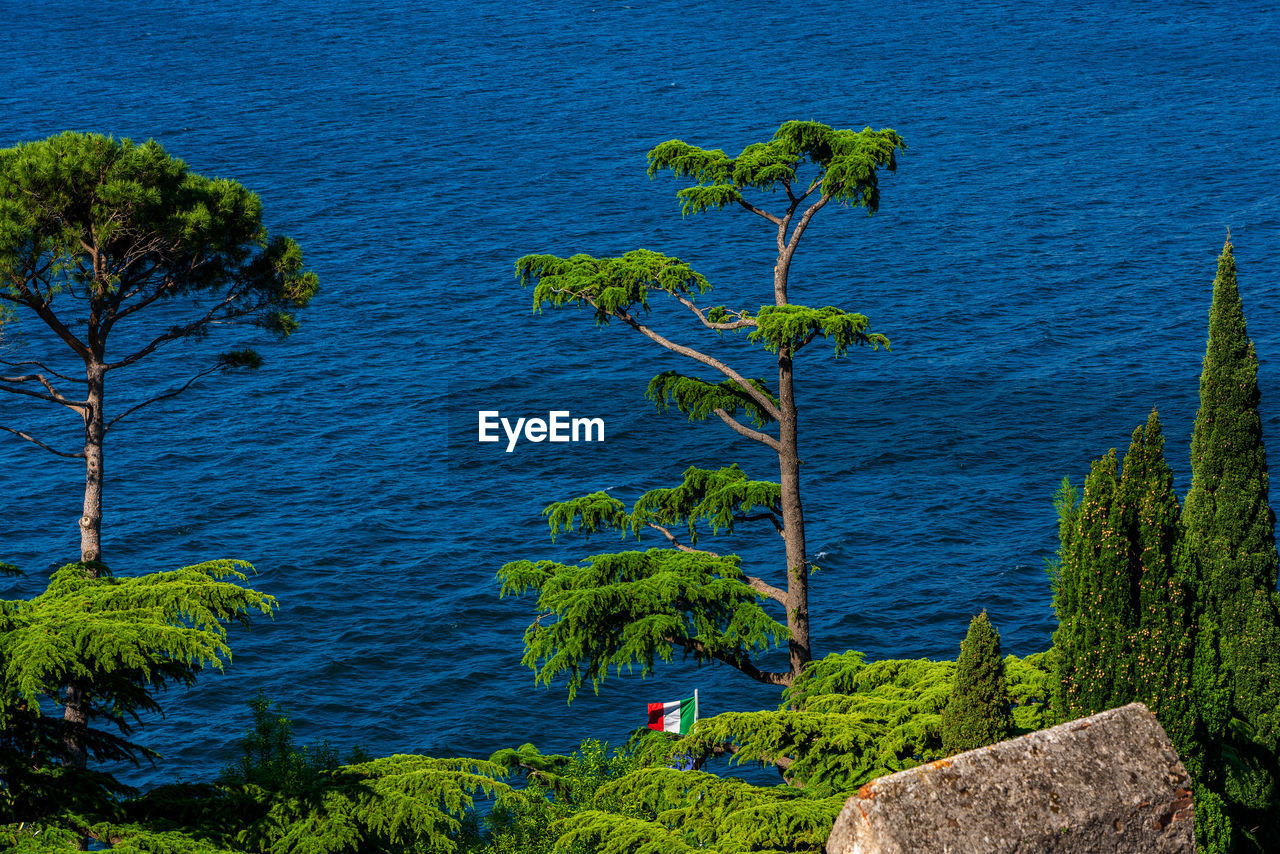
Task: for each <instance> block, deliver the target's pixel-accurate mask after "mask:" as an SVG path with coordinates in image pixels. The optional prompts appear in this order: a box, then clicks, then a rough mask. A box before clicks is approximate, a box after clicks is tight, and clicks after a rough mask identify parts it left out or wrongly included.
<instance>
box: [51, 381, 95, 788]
mask: <svg viewBox="0 0 1280 854" xmlns="http://www.w3.org/2000/svg"><path fill="white" fill-rule="evenodd" d="M104 374H105V372H104V371H103V369H102V361H101V360H94V361H91V362H90V363H89V365H88V367H87V370H86V372H85V377H86V379H87V381H88V385H89V388H88V397H87V399H88V401H89V409H88V410H87V411H86V412H85V416H84V512H83V514H82V515H81V516H80V560H81V561H82V562H85V563H89V562H90V561H95V562H96V561H101V560H102V439H103V435H104V434H105V432H106V419H105V418H104V416H103V412H102V400H103V389H104V382H103V378H104ZM85 574H86V575H88V576H89V577H90V578H97V577H98V569H97V567H96V566H95V565H93V564H90V565H89V566H87V567H86V568H85ZM64 700H65V706H64V708H63V712H62V722H63V726H64V730H63V732H64V735H63V742H64V743H65V744H66V747H67V752H68V754H69V760H70V764H72V765H74V766H75V767H77V768H84V767H85V766H86V765H87V764H88V757H87V756H86V755H85V749H84V733H85V729H86V728H87V727H88V724H89V714H88V712H87V711H86V709H85V697H84V687H83V686H81V685H68V686H67V689H66V693H65V695H64Z"/></svg>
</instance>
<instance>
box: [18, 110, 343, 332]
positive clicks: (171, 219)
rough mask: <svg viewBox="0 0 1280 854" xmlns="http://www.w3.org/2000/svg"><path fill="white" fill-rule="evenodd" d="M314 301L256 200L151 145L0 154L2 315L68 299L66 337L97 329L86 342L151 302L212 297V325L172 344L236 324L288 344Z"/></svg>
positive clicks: (294, 255)
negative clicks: (79, 314)
mask: <svg viewBox="0 0 1280 854" xmlns="http://www.w3.org/2000/svg"><path fill="white" fill-rule="evenodd" d="M317 290H318V284H317V280H316V276H315V275H314V274H313V273H309V272H306V271H304V270H303V268H302V253H301V250H300V249H299V248H298V245H297V244H296V243H295V242H294V241H292V240H290V239H289V238H286V237H279V236H277V237H274V238H273V237H271V236H269V235H268V233H267V230H266V229H265V227H264V226H263V224H262V203H261V201H260V200H259V198H258V196H257V195H255V194H254V193H252V192H250V191H249V190H247V189H245V188H244V187H243V186H241V185H240V184H238V183H236V182H235V181H230V180H225V179H214V178H207V177H204V176H202V175H198V174H195V173H193V172H191V171H189V170H188V168H187V166H186V164H185V163H183V162H182V161H181V160H178V159H176V158H173V157H171V156H169V154H168V153H167V152H165V150H164V148H163V147H162V146H161V145H160V144H159V143H158V142H155V141H154V140H148V141H147V142H144V143H142V144H136V143H133V142H131V141H130V140H127V139H124V140H116V139H112V138H111V137H106V136H101V135H98V134H82V133H73V132H70V131H68V132H66V133H63V134H61V135H58V136H53V137H50V138H48V139H45V140H40V141H37V142H29V143H24V144H22V145H18V146H15V147H13V148H7V149H3V150H0V305H3V306H4V307H6V308H11V307H13V306H17V305H21V306H26V307H28V308H30V309H32V310H36V311H40V310H43V311H45V312H46V313H47V312H48V311H49V305H50V304H53V303H54V301H55V300H56V299H57V298H58V297H59V296H60V295H62V294H67V295H68V296H71V297H74V298H75V299H76V300H79V301H81V302H80V303H79V304H80V305H81V306H82V308H81V309H80V310H82V311H83V312H84V317H83V318H72V317H70V316H62V317H60V321H61V324H62V326H64V327H66V328H67V329H72V330H75V329H76V327H78V326H79V325H81V324H88V325H92V326H95V327H96V328H95V329H94V330H93V333H94V334H93V335H92V336H86V338H89V337H101V338H102V339H105V337H106V333H107V331H108V330H109V329H110V328H111V327H112V325H113V324H114V323H115V322H116V321H118V320H122V319H124V318H125V317H128V316H130V315H132V314H133V313H134V312H136V311H138V310H140V309H142V308H145V307H147V306H149V305H151V304H153V303H155V302H156V301H157V300H168V299H172V298H174V297H177V296H183V295H186V296H193V297H200V296H202V295H206V294H216V295H217V296H216V297H215V298H214V301H213V302H212V303H211V304H210V305H208V306H206V307H205V309H204V310H207V311H208V312H209V315H208V316H207V317H205V318H204V319H203V320H202V321H196V322H194V324H193V325H192V326H191V328H184V327H183V326H181V325H180V326H178V327H175V330H173V331H175V332H176V333H177V334H174V335H172V336H171V338H176V337H182V336H183V335H187V334H192V333H193V332H194V331H195V330H196V328H197V327H198V328H204V324H205V323H207V322H224V323H225V322H231V321H235V320H237V319H245V320H249V321H252V322H255V323H257V324H258V325H261V326H263V327H266V328H267V329H269V330H271V331H273V332H276V333H278V334H281V335H287V334H289V333H290V332H292V331H293V330H294V329H296V328H297V326H298V322H297V320H296V319H295V317H294V312H295V311H296V310H297V309H300V308H302V307H304V306H306V305H307V303H308V302H309V301H310V300H311V298H312V297H313V296H314V295H315V294H316V292H317ZM57 304H59V305H60V304H61V301H60V300H58V303H57ZM76 304H77V303H75V302H72V303H70V304H69V305H68V307H70V306H71V305H76ZM58 310H61V309H58ZM202 311H203V310H202ZM200 313H201V312H198V313H197V315H198V314H200ZM42 318H43V315H42ZM2 319H3V318H0V320H2ZM46 322H47V320H46ZM179 330H181V331H179ZM72 334H81V333H79V332H78V331H76V332H73V333H72ZM81 343H82V345H85V346H88V347H92V346H93V344H94V342H93V341H90V340H84V341H82V342H81Z"/></svg>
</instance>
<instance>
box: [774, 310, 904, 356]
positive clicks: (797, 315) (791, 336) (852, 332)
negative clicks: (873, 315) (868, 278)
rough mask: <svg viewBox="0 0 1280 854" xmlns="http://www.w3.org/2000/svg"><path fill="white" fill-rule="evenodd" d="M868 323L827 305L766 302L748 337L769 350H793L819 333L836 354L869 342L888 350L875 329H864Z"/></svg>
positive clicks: (857, 315)
mask: <svg viewBox="0 0 1280 854" xmlns="http://www.w3.org/2000/svg"><path fill="white" fill-rule="evenodd" d="M868 322H869V321H868V320H867V318H866V316H865V315H861V314H850V313H848V312H846V311H844V310H843V309H839V308H833V307H831V306H824V307H823V308H808V307H806V306H803V305H766V306H762V307H761V309H760V314H759V315H758V317H757V319H756V323H757V326H756V328H755V329H754V330H752V332H751V334H750V335H749V336H748V337H749V338H750V340H752V341H757V342H760V343H763V344H764V346H765V348H766V349H767V350H768V351H769V352H770V353H776V352H778V350H779V349H780V348H783V347H786V348H789V349H790V351H791V352H793V353H794V352H795V351H797V350H799V349H800V348H801V347H803V346H804V345H806V344H808V343H809V342H810V341H812V340H813V339H814V338H816V337H818V336H819V335H821V336H822V337H823V338H825V339H827V340H828V341H830V342H831V343H832V345H833V346H834V347H835V351H836V356H843V355H844V354H845V353H847V352H848V351H849V348H850V347H855V346H858V345H862V344H867V345H870V346H871V348H872V349H873V350H877V349H879V348H880V347H884V348H885V349H886V350H887V349H889V339H888V338H886V337H885V336H883V335H881V334H880V333H878V332H867V323H868Z"/></svg>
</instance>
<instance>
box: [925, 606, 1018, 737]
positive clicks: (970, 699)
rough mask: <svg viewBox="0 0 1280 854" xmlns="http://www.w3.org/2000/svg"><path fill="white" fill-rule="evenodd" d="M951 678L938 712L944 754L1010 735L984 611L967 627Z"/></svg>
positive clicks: (993, 638) (994, 635) (996, 651)
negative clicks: (948, 692) (948, 691)
mask: <svg viewBox="0 0 1280 854" xmlns="http://www.w3.org/2000/svg"><path fill="white" fill-rule="evenodd" d="M953 678H954V681H953V684H952V686H951V696H950V697H949V698H948V700H947V705H946V708H944V709H943V711H942V750H943V752H944V753H946V754H948V755H952V754H956V753H963V752H964V751H966V750H973V749H975V748H978V747H985V746H987V745H988V744H995V743H996V742H998V741H1004V740H1005V739H1006V738H1009V737H1010V736H1011V735H1013V716H1012V714H1011V713H1010V711H1009V710H1010V707H1011V701H1010V697H1009V692H1008V690H1007V689H1006V688H1005V678H1004V661H1003V660H1002V659H1001V656H1000V635H999V633H998V632H997V631H996V629H995V626H993V625H991V620H990V619H988V617H987V612H986V611H983V612H982V613H981V614H979V615H978V616H976V617H974V618H973V620H972V621H970V623H969V631H968V633H967V634H966V635H965V638H964V641H963V642H962V643H961V644H960V657H959V658H958V659H957V660H956V670H955V676H954V677H953Z"/></svg>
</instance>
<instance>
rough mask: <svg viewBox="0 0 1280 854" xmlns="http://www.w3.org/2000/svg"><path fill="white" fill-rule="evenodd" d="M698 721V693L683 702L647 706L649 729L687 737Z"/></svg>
mask: <svg viewBox="0 0 1280 854" xmlns="http://www.w3.org/2000/svg"><path fill="white" fill-rule="evenodd" d="M697 719H698V692H697V691H694V692H693V696H692V697H686V698H685V699H683V700H672V701H671V702H670V703H650V704H649V729H656V730H661V731H663V732H674V733H679V734H680V735H688V734H689V730H691V729H693V722H694V721H696V720H697Z"/></svg>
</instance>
